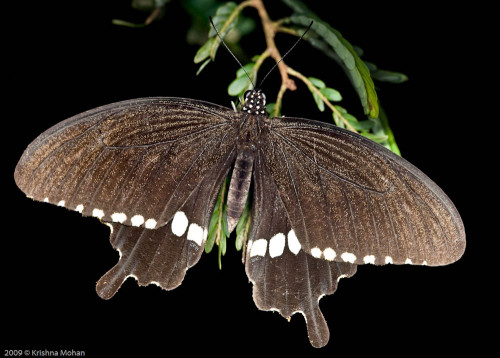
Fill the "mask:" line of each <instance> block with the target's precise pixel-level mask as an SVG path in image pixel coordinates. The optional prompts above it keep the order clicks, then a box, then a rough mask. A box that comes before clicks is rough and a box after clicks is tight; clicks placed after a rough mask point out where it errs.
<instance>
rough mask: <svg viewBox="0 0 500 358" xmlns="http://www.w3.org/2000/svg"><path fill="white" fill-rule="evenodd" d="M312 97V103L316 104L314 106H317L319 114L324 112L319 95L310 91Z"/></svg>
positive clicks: (323, 105) (323, 104)
mask: <svg viewBox="0 0 500 358" xmlns="http://www.w3.org/2000/svg"><path fill="white" fill-rule="evenodd" d="M311 93H312V95H313V97H314V101H315V102H316V106H318V109H319V110H320V111H321V112H324V110H325V102H323V100H322V99H321V97H320V96H319V94H317V93H316V92H314V91H311Z"/></svg>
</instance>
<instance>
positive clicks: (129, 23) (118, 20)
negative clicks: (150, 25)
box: [111, 19, 146, 28]
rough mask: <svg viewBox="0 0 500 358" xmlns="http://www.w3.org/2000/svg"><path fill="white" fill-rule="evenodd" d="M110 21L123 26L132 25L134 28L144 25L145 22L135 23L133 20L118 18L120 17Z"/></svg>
mask: <svg viewBox="0 0 500 358" xmlns="http://www.w3.org/2000/svg"><path fill="white" fill-rule="evenodd" d="M111 23H112V24H113V25H118V26H125V27H134V28H140V27H146V24H144V23H143V24H135V23H133V22H129V21H125V20H120V19H113V20H111Z"/></svg>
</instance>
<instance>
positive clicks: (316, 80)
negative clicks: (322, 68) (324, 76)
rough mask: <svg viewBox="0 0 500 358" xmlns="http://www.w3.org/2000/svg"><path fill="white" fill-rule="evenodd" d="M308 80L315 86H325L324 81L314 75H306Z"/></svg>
mask: <svg viewBox="0 0 500 358" xmlns="http://www.w3.org/2000/svg"><path fill="white" fill-rule="evenodd" d="M308 80H309V81H311V82H312V84H313V85H315V86H316V87H317V88H325V87H326V85H325V82H323V81H322V80H320V79H319V78H316V77H308Z"/></svg>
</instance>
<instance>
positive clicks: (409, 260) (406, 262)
mask: <svg viewBox="0 0 500 358" xmlns="http://www.w3.org/2000/svg"><path fill="white" fill-rule="evenodd" d="M405 264H407V265H411V264H413V262H411V259H406V261H405Z"/></svg>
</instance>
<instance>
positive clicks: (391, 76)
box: [372, 70, 408, 83]
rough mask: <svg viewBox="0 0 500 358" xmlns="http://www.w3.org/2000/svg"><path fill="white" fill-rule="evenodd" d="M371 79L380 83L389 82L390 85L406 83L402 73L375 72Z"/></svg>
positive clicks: (405, 77)
mask: <svg viewBox="0 0 500 358" xmlns="http://www.w3.org/2000/svg"><path fill="white" fill-rule="evenodd" d="M372 77H373V79H375V80H377V81H381V82H390V83H403V82H406V81H408V77H407V76H406V75H405V74H404V73H400V72H393V71H386V70H377V71H374V72H373V73H372Z"/></svg>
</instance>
